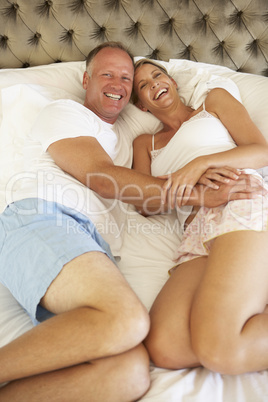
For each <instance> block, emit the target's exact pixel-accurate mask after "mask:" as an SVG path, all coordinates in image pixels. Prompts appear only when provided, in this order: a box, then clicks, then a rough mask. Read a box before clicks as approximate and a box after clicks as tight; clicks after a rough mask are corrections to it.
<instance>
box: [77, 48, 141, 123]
mask: <svg viewBox="0 0 268 402" xmlns="http://www.w3.org/2000/svg"><path fill="white" fill-rule="evenodd" d="M133 75H134V67H133V64H132V60H131V58H130V57H129V55H128V54H127V53H126V52H124V51H123V50H121V49H117V48H115V49H114V48H109V47H107V48H104V49H102V50H100V51H99V53H98V54H97V55H96V56H95V57H94V59H93V61H92V63H91V76H89V74H88V73H87V72H85V73H84V77H83V88H84V89H85V90H86V96H85V102H84V106H85V107H87V108H89V109H90V110H92V111H93V112H94V113H95V114H96V115H97V116H99V117H100V118H101V119H102V120H103V121H106V122H107V123H111V124H113V123H114V122H115V121H116V119H117V117H118V115H119V113H120V112H121V111H122V110H123V108H124V107H125V106H126V105H127V103H128V102H129V98H130V96H131V91H132V85H133Z"/></svg>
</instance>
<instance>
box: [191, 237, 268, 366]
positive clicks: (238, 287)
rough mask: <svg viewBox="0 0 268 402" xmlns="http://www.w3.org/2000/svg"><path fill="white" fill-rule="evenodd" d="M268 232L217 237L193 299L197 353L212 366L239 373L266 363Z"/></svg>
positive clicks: (267, 356)
mask: <svg viewBox="0 0 268 402" xmlns="http://www.w3.org/2000/svg"><path fill="white" fill-rule="evenodd" d="M267 302H268V233H267V232H253V231H241V232H233V233H228V234H225V235H223V236H220V237H219V238H217V239H216V240H215V242H214V244H213V247H212V250H211V253H210V256H209V258H208V263H207V266H206V270H205V274H204V276H203V278H202V281H201V284H200V286H199V288H198V291H197V295H196V297H195V300H194V304H193V308H192V316H191V333H192V342H193V348H194V350H195V353H196V354H197V356H198V357H199V360H200V361H201V363H202V364H203V365H204V366H206V367H208V368H210V369H211V370H214V371H217V372H221V373H227V374H239V373H244V372H251V371H259V370H262V369H267V368H268V314H267Z"/></svg>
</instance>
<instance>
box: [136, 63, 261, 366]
mask: <svg viewBox="0 0 268 402" xmlns="http://www.w3.org/2000/svg"><path fill="white" fill-rule="evenodd" d="M134 92H135V94H136V96H137V97H138V104H139V107H140V108H141V109H142V110H147V111H150V112H151V113H152V114H153V115H155V116H156V117H157V118H158V119H160V120H161V121H162V123H163V128H162V129H161V131H159V132H158V133H157V134H155V135H154V136H153V137H152V136H151V135H147V134H143V135H142V136H140V137H138V138H137V139H136V140H135V141H134V163H133V167H134V169H136V170H138V171H140V172H143V173H147V174H148V173H149V174H152V175H157V176H159V175H165V176H164V177H168V180H167V182H166V186H165V190H166V192H167V191H168V190H169V192H170V193H171V194H172V197H173V205H175V203H177V204H178V203H179V206H180V207H181V208H180V209H179V210H178V217H179V220H180V222H181V224H182V225H183V227H184V228H185V232H184V235H183V239H182V243H181V245H179V246H178V250H177V259H176V266H175V267H174V268H173V269H172V270H171V276H170V278H169V280H168V281H167V283H166V284H165V285H164V287H163V289H162V290H161V292H160V293H159V295H158V296H157V298H156V300H155V302H154V304H153V306H152V309H151V312H150V315H151V330H150V333H149V335H148V337H147V339H146V341H145V344H146V347H147V348H148V351H149V353H150V356H151V359H152V360H153V362H154V363H155V364H156V365H157V366H161V367H166V368H170V369H172V368H173V369H178V368H185V367H196V366H199V365H203V366H205V367H207V368H209V369H211V370H213V371H217V372H220V373H223V374H224V373H225V374H240V373H244V372H250V371H258V370H262V369H266V368H268V309H267V303H268V231H267V228H268V224H267V221H268V202H267V196H259V197H257V198H254V199H252V200H238V201H230V202H229V203H228V204H227V205H225V206H223V207H218V208H213V209H208V208H205V207H201V208H200V209H199V210H198V211H197V210H196V209H195V208H194V210H193V211H191V210H190V209H189V208H188V207H185V206H184V205H185V204H186V203H187V200H188V198H189V195H190V193H191V191H192V188H193V186H194V185H195V184H196V183H198V182H201V183H206V184H208V185H209V186H217V181H219V182H220V181H224V180H231V179H235V178H236V177H238V175H239V174H240V172H241V169H243V168H245V167H247V168H251V169H258V168H260V167H263V166H266V165H267V164H268V147H267V142H266V140H265V138H264V137H263V135H262V134H261V132H260V131H259V130H258V128H257V127H256V126H255V124H254V123H253V122H252V120H251V119H250V117H249V115H248V113H247V111H246V110H245V108H244V107H243V105H242V104H241V103H240V102H238V101H237V100H236V99H234V98H233V97H232V96H231V95H230V94H229V93H228V92H226V91H225V90H223V89H219V88H217V89H213V90H212V91H211V92H209V93H208V95H207V96H206V99H205V101H204V103H203V104H202V105H200V107H199V108H198V109H197V110H193V109H191V108H190V107H189V106H186V105H184V104H183V103H182V101H181V99H180V97H179V94H178V91H177V84H176V82H175V81H174V80H173V79H172V78H171V77H170V76H169V75H168V74H167V73H166V71H165V70H164V69H163V68H162V67H161V66H158V65H157V64H156V63H154V62H152V61H150V60H145V59H142V60H141V61H140V62H138V64H137V65H136V69H135V77H134ZM226 166H229V168H226ZM206 171H208V173H206V174H205V172H206ZM170 172H174V173H172V174H168V173H170ZM178 200H179V201H178ZM147 212H148V211H147Z"/></svg>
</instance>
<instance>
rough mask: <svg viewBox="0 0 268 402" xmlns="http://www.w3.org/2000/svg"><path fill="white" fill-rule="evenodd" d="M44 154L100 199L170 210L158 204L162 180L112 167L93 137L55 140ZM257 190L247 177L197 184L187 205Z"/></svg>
mask: <svg viewBox="0 0 268 402" xmlns="http://www.w3.org/2000/svg"><path fill="white" fill-rule="evenodd" d="M48 152H49V153H50V155H51V157H52V158H53V159H54V161H55V162H56V164H57V165H58V166H59V167H60V168H61V169H62V170H64V171H65V172H66V173H69V174H70V175H72V176H73V177H75V178H76V179H77V180H79V181H80V182H81V183H83V184H84V185H86V186H87V187H89V188H90V189H92V190H93V191H95V192H96V193H98V194H99V195H100V196H102V197H104V198H110V199H118V200H121V201H123V202H125V203H129V204H133V205H135V206H136V207H137V208H139V209H143V211H144V214H146V215H149V214H152V213H154V214H156V213H158V214H159V213H163V212H165V211H166V210H168V209H170V206H169V202H168V200H167V201H166V203H164V204H163V203H162V201H161V195H162V185H163V183H164V180H162V179H159V178H157V177H153V176H149V175H146V174H143V173H140V172H137V171H135V170H131V169H128V168H125V167H122V166H115V165H114V163H113V161H112V159H111V158H110V157H109V155H108V154H107V153H106V152H105V151H104V149H103V148H102V146H101V145H100V144H99V143H98V141H97V140H96V139H95V138H93V137H77V138H68V139H63V140H59V141H56V142H54V143H52V144H51V145H50V146H49V148H48ZM261 190H262V187H261V185H260V184H259V183H258V184H256V186H255V187H254V186H252V185H251V184H250V179H249V176H248V175H241V177H240V178H239V179H238V180H236V181H233V180H230V182H229V183H228V184H223V183H219V189H218V190H213V189H211V188H208V187H206V186H202V185H197V186H196V187H195V188H194V191H193V192H192V195H191V197H190V199H189V202H188V204H187V205H193V206H201V205H205V206H207V207H213V206H214V207H215V206H218V205H222V204H225V203H226V202H228V201H229V200H230V199H247V198H252V197H253V195H254V194H255V193H256V192H257V191H259V192H260V191H261Z"/></svg>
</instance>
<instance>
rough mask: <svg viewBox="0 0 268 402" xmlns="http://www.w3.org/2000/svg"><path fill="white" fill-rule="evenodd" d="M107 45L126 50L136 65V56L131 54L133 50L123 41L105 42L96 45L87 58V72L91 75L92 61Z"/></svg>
mask: <svg viewBox="0 0 268 402" xmlns="http://www.w3.org/2000/svg"><path fill="white" fill-rule="evenodd" d="M106 47H109V48H112V49H120V50H123V51H124V52H126V53H127V54H128V55H129V57H130V59H131V61H132V64H133V67H134V58H133V55H132V54H131V52H130V51H129V50H128V49H127V48H126V47H125V46H124V45H123V44H122V43H121V42H103V43H101V44H100V45H99V46H97V47H95V48H94V49H92V50H91V51H90V52H89V54H88V56H87V58H86V69H87V72H88V74H89V76H90V75H91V71H90V67H91V63H92V61H93V60H94V57H95V56H96V55H97V54H98V53H99V52H100V51H101V50H102V49H105V48H106Z"/></svg>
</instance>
